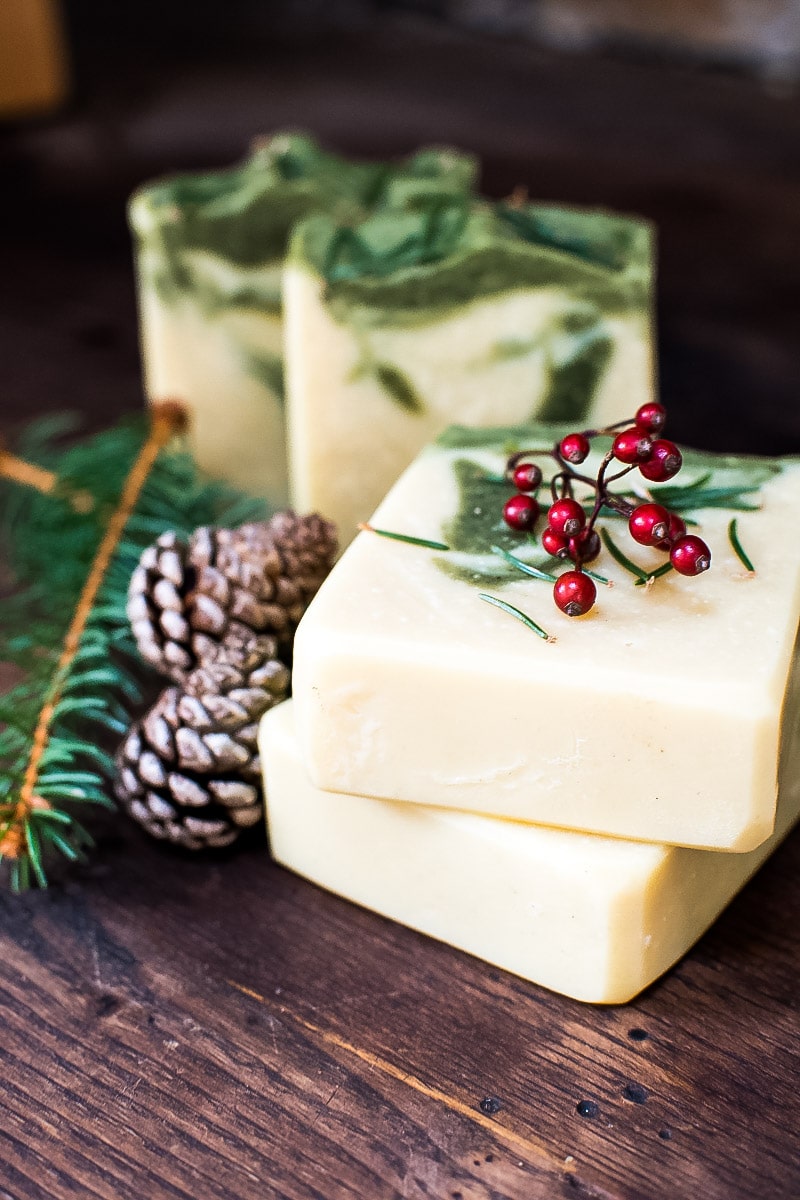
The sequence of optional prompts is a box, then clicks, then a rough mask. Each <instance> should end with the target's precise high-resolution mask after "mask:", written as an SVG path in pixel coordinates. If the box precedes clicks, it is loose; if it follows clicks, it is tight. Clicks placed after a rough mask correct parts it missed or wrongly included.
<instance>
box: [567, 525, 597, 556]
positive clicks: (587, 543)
mask: <svg viewBox="0 0 800 1200" xmlns="http://www.w3.org/2000/svg"><path fill="white" fill-rule="evenodd" d="M600 549H601V545H600V535H599V533H598V532H597V530H596V529H582V530H581V531H580V533H579V534H578V536H577V537H574V538H570V539H569V556H570V558H571V559H572V560H573V561H574V562H578V561H580V562H582V563H590V562H594V560H595V559H596V558H597V557H598V555H599V554H600Z"/></svg>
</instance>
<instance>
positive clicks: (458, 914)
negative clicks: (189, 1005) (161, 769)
mask: <svg viewBox="0 0 800 1200" xmlns="http://www.w3.org/2000/svg"><path fill="white" fill-rule="evenodd" d="M292 709H293V701H289V702H287V703H286V704H282V705H280V706H279V707H278V708H276V709H273V710H272V711H271V712H269V713H267V715H266V717H265V718H264V721H263V724H262V727H261V735H260V753H261V759H262V762H263V763H264V771H265V788H266V794H267V816H268V822H269V836H270V845H271V848H272V853H273V855H274V857H275V858H276V859H277V860H278V862H281V863H283V864H284V865H285V866H287V867H289V868H290V869H291V870H293V871H297V872H299V873H300V874H301V875H304V876H305V877H306V878H307V879H311V880H313V882H314V883H317V884H319V885H320V886H322V887H325V888H328V889H329V890H330V891H333V892H336V893H337V894H338V895H340V896H344V897H345V898H346V899H348V900H353V901H355V902H356V903H357V904H361V905H364V906H365V907H366V908H370V909H373V910H374V911H375V912H378V913H381V914H382V915H383V916H386V917H390V918H392V920H395V921H400V922H402V923H403V924H404V925H409V926H410V927H411V928H412V929H416V930H419V932H421V933H426V934H428V935H430V936H431V937H435V938H438V939H440V940H441V941H444V942H447V943H448V944H449V945H451V946H455V947H457V948H458V949H460V950H466V951H467V952H468V953H469V954H474V955H476V956H477V957H478V958H483V959H485V960H486V961H487V962H490V963H493V964H494V965H495V966H498V967H503V968H504V969H505V970H507V971H512V972H513V973H514V974H516V975H521V976H522V977H523V978H525V979H530V980H533V981H534V982H536V983H540V984H543V985H544V986H545V987H549V988H552V989H553V990H554V991H558V992H563V993H565V994H566V995H568V996H573V997H574V998H575V999H576V1000H585V1001H589V1002H591V1003H595V1004H624V1003H625V1002H626V1001H628V1000H631V999H632V998H633V997H634V996H635V995H637V994H638V993H639V992H640V991H641V990H642V989H643V988H645V987H647V986H648V984H650V983H652V982H653V980H654V979H657V978H658V976H659V975H661V974H663V972H664V971H666V970H667V969H668V967H670V966H672V964H673V963H674V962H675V961H676V960H677V959H678V958H680V957H681V955H683V954H684V953H685V952H686V950H687V949H688V948H689V947H690V946H691V945H693V944H694V942H695V941H696V940H697V939H698V938H699V937H700V935H701V934H702V933H703V931H704V930H705V929H707V928H708V926H709V925H710V924H711V922H712V921H713V920H714V918H715V917H716V916H717V915H718V914H719V913H720V912H721V911H722V909H723V908H724V907H725V905H726V904H727V903H728V902H729V901H730V899H731V898H732V897H733V896H734V895H735V893H736V892H737V891H738V890H739V889H740V888H741V887H742V886H743V885H744V884H745V883H746V882H747V880H748V879H749V878H750V876H751V875H752V874H753V873H754V872H755V871H756V870H757V869H758V867H759V866H760V865H761V863H762V862H763V861H764V860H765V859H766V858H767V857H768V855H769V854H770V853H771V852H772V850H773V849H774V848H775V847H776V846H777V845H778V843H779V842H780V841H781V839H782V838H783V837H784V836H785V834H786V833H787V832H788V830H789V829H790V827H791V825H792V824H793V823H794V821H795V820H796V819H797V816H798V814H799V813H800V756H798V753H797V743H796V742H795V744H794V747H793V751H792V764H791V765H792V770H791V774H790V775H789V776H788V777H787V782H786V787H785V789H784V790H783V791H782V793H781V800H780V806H779V813H778V820H777V822H776V825H775V830H774V832H773V833H772V835H771V836H770V837H769V838H768V840H767V841H765V842H762V844H761V845H760V846H759V847H758V848H757V849H755V850H751V851H750V852H749V853H748V854H712V853H710V852H709V851H704V850H686V849H679V848H677V847H674V846H664V845H652V844H648V843H646V842H629V841H623V840H621V839H620V838H608V837H598V836H595V835H592V834H580V833H567V832H565V831H564V830H561V829H548V828H546V827H544V826H541V825H521V824H519V823H517V822H514V821H498V820H495V819H493V818H491V817H482V816H477V815H476V814H474V813H465V812H454V811H449V810H447V809H440V808H428V807H421V806H419V805H415V804H401V803H398V802H394V801H386V800H373V799H370V798H369V797H366V796H357V795H347V794H345V793H341V792H338V793H337V792H325V791H322V790H321V789H320V788H317V787H315V786H314V785H313V784H312V783H311V781H310V779H309V778H308V774H307V773H306V770H305V765H304V763H303V759H302V757H301V755H300V751H299V748H298V743H297V738H296V735H295V731H294V719H293V718H294V713H293V711H292Z"/></svg>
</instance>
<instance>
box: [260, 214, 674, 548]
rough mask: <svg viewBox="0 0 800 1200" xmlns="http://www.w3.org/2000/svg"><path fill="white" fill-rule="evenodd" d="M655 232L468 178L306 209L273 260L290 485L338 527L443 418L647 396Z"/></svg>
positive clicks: (558, 411) (487, 418) (516, 414)
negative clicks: (367, 207) (480, 196)
mask: <svg viewBox="0 0 800 1200" xmlns="http://www.w3.org/2000/svg"><path fill="white" fill-rule="evenodd" d="M654 289H655V264H654V238H653V232H652V229H651V227H650V226H649V225H648V224H647V223H646V222H644V221H641V220H635V219H632V218H626V217H621V216H617V215H613V214H611V213H606V212H602V211H600V210H596V209H568V208H553V207H547V206H544V205H533V204H531V205H527V206H525V207H522V208H512V207H510V206H509V205H507V204H499V205H494V206H491V205H489V204H486V203H479V202H475V201H474V200H472V199H471V198H470V197H468V196H467V195H466V194H464V193H462V194H461V195H460V196H453V197H450V199H449V200H443V199H442V197H434V198H432V199H428V200H427V201H426V200H425V199H424V198H423V199H420V200H418V202H417V203H416V204H413V205H410V206H408V207H407V208H406V210H405V211H403V212H398V211H397V209H395V211H394V212H391V213H389V212H386V211H381V212H377V213H373V214H371V215H369V216H368V217H367V218H366V219H365V220H364V221H363V222H362V223H361V224H360V225H357V226H356V227H355V229H352V228H344V227H343V226H342V225H341V224H337V222H336V221H335V220H333V219H331V218H330V217H313V218H310V219H309V220H308V221H305V222H303V223H302V224H301V225H299V226H298V228H297V229H296V230H295V233H294V234H293V237H292V240H291V243H290V249H289V255H288V259H287V267H286V272H285V275H284V305H285V309H284V311H285V319H286V386H287V406H288V408H287V417H288V429H289V459H290V473H291V489H292V499H293V503H294V505H295V507H297V508H298V509H300V510H306V509H311V510H314V511H319V512H322V513H324V514H325V515H326V516H327V517H329V518H330V519H331V520H333V521H335V522H336V524H337V526H338V528H339V534H340V541H341V542H342V544H346V543H347V542H349V541H350V539H351V538H352V536H353V535H354V534H355V531H356V527H357V524H358V522H359V521H364V520H366V519H367V517H368V516H369V514H370V513H371V512H372V510H373V509H374V507H375V506H376V504H377V503H378V502H379V501H380V500H381V499H382V497H383V496H384V495H385V493H386V491H387V490H388V488H389V487H390V486H391V485H392V484H393V483H394V481H395V480H396V479H397V477H398V476H399V475H400V473H401V472H402V471H403V470H404V469H405V468H406V467H407V466H408V464H409V463H410V462H411V460H412V458H413V457H414V455H415V454H416V453H417V452H418V451H419V450H420V449H422V447H423V446H424V445H425V444H426V443H427V442H428V441H430V440H431V439H432V438H433V437H436V436H437V435H438V434H439V433H441V432H442V430H443V429H444V428H445V427H446V426H448V425H450V424H452V423H453V422H458V423H459V424H462V425H470V426H471V425H505V424H513V423H515V422H521V421H528V420H531V419H533V418H534V417H536V416H539V417H540V418H541V419H543V420H564V421H570V420H574V421H577V422H578V423H579V424H581V425H586V424H592V423H603V422H604V421H606V420H607V419H608V420H610V419H612V418H614V417H616V416H617V415H618V404H619V401H618V397H619V396H625V397H626V398H627V402H628V403H629V404H630V405H631V411H633V410H634V409H635V408H636V407H637V406H638V405H639V404H640V403H643V402H644V401H646V400H648V399H651V398H652V394H653V377H654V338H653V335H652V322H653V309H654Z"/></svg>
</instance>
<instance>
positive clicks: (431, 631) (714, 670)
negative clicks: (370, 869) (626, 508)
mask: <svg viewBox="0 0 800 1200" xmlns="http://www.w3.org/2000/svg"><path fill="white" fill-rule="evenodd" d="M565 430H566V427H546V426H545V427H536V426H533V427H528V428H525V429H519V428H518V429H507V430H497V431H492V430H469V429H453V430H450V431H449V432H448V433H447V434H445V435H444V436H443V437H442V439H441V440H440V441H439V442H438V443H437V444H435V445H433V446H432V447H430V448H429V449H427V450H426V451H424V452H423V453H422V454H421V455H420V457H419V458H418V459H417V460H416V462H415V463H414V464H413V466H412V467H411V468H409V470H408V471H407V472H406V473H405V474H404V476H403V477H402V479H401V480H400V481H399V482H398V483H397V485H396V486H395V487H394V488H393V489H392V491H391V493H390V494H389V496H388V497H387V498H386V500H385V501H384V503H383V504H382V505H381V506H380V508H379V509H378V512H377V513H376V514H375V517H374V523H375V525H376V526H378V527H382V528H384V529H388V530H393V531H395V532H400V533H403V534H407V535H414V536H417V537H421V538H426V539H432V540H435V541H439V542H443V543H445V544H447V545H448V546H450V547H451V549H450V551H449V552H438V551H435V550H430V549H426V548H422V547H419V546H413V545H407V544H404V543H399V542H396V541H390V540H388V539H385V538H381V537H379V536H377V535H376V534H373V533H361V534H359V536H358V537H357V539H356V540H355V542H354V543H353V544H352V545H351V547H350V548H349V549H348V550H347V551H346V552H345V554H344V556H343V557H342V559H341V560H340V562H339V563H338V564H337V566H336V567H335V568H334V570H333V572H332V574H331V575H330V576H329V578H328V579H327V580H326V582H325V584H323V587H322V589H321V591H320V592H319V594H318V595H317V597H316V598H315V600H314V601H313V603H312V605H311V607H310V609H309V611H308V613H307V614H306V616H305V617H304V618H303V621H302V623H301V625H300V628H299V630H298V633H297V637H296V641H295V651H294V675H293V690H294V696H295V703H296V711H297V729H298V736H299V739H300V745H301V750H302V753H303V758H304V760H305V761H306V763H307V764H308V769H309V771H310V773H311V776H312V779H313V781H314V783H315V784H316V785H317V786H318V787H321V788H326V789H329V790H331V791H341V792H352V793H355V794H361V795H368V796H378V797H384V798H387V799H393V800H401V801H408V802H413V803H417V804H434V805H437V806H442V807H449V808H458V809H464V810H469V811H474V812H480V813H484V814H488V815H492V816H502V817H511V818H515V819H517V820H521V821H528V822H538V823H541V824H545V825H553V826H562V827H563V828H567V829H580V830H588V831H591V832H595V833H604V834H610V835H614V836H618V837H624V838H634V839H641V840H644V841H652V842H666V843H672V844H675V845H683V846H697V847H705V848H709V849H717V850H732V851H742V852H744V851H747V850H751V849H752V848H753V847H755V846H757V845H759V844H760V843H761V842H762V841H764V839H765V838H767V837H768V836H769V835H770V833H771V831H772V828H773V824H774V818H775V802H776V795H777V789H778V780H779V777H780V778H782V777H783V775H784V774H785V771H786V766H785V764H786V759H787V754H788V753H789V751H790V750H791V749H792V745H793V739H794V737H795V735H796V719H795V714H796V711H797V707H798V703H799V702H800V694H799V692H800V689H799V688H798V681H797V671H794V672H793V670H792V667H793V662H794V658H795V652H794V646H795V636H796V632H797V626H798V615H799V614H800V542H798V538H797V529H796V524H797V512H798V511H799V510H800V462H799V461H798V460H791V459H777V460H769V459H756V458H727V457H720V456H714V455H706V454H699V453H694V452H691V451H687V452H686V453H685V456H684V463H685V465H684V468H683V471H682V472H681V474H680V475H679V476H678V477H677V478H676V479H675V480H674V481H673V485H672V492H671V497H672V498H671V501H670V502H671V503H672V504H673V507H680V506H685V505H686V503H687V502H688V503H689V504H690V505H691V497H693V496H694V497H696V496H697V495H699V494H701V492H700V491H698V490H697V489H692V488H691V487H689V488H688V490H687V491H686V492H684V493H683V501H681V500H680V493H678V492H677V490H676V489H677V488H678V487H679V486H680V487H681V488H682V487H684V485H692V484H693V483H696V482H697V481H700V482H701V483H702V482H703V477H705V476H708V478H707V479H706V481H705V484H704V485H703V487H704V490H706V492H707V490H708V489H715V490H716V489H718V488H732V489H733V492H732V493H729V494H730V495H732V496H733V497H734V498H736V499H738V501H739V502H741V503H742V504H744V505H749V506H750V507H754V506H755V505H760V507H759V508H758V509H757V510H756V511H736V512H734V511H732V510H730V509H727V508H712V507H707V508H701V509H694V510H693V509H691V507H689V508H688V509H687V508H685V507H684V513H685V515H687V516H691V517H693V518H694V519H696V520H697V521H698V522H699V529H700V532H701V534H702V536H703V538H705V540H706V541H707V542H708V543H709V545H710V547H711V551H712V567H711V570H710V571H707V572H706V573H705V574H703V575H701V576H699V577H697V578H695V579H686V578H684V577H682V576H679V575H677V574H675V573H672V574H671V575H666V576H664V577H662V578H661V579H659V580H657V581H656V582H655V583H654V585H653V587H652V588H651V589H648V588H644V587H635V586H634V580H633V577H632V576H631V575H630V574H629V573H628V572H627V571H626V570H625V569H624V568H622V567H620V566H618V565H617V563H616V562H614V561H613V560H612V558H611V556H610V555H609V554H608V553H607V552H605V551H604V552H603V554H602V555H601V557H600V558H599V559H598V560H597V562H595V563H594V564H593V567H595V568H596V569H597V570H598V571H600V572H602V573H603V574H605V575H607V576H608V577H609V578H610V579H612V580H613V581H614V584H615V586H614V587H613V588H611V589H607V588H604V587H601V586H599V587H598V600H597V605H596V607H595V609H594V610H593V611H592V612H591V613H590V614H588V615H587V616H585V617H583V618H578V619H575V618H569V617H566V616H564V615H562V614H561V613H560V612H558V611H557V609H556V608H555V606H554V604H553V599H552V589H551V585H550V584H547V583H542V582H540V581H538V580H535V579H530V578H528V577H527V576H524V575H522V574H521V573H520V572H519V571H518V570H516V568H514V567H511V566H509V565H508V564H507V563H506V562H505V561H504V560H501V559H500V558H498V557H497V556H496V555H495V554H493V553H491V550H490V548H491V546H492V545H493V544H495V545H500V546H501V547H506V548H507V549H510V550H513V551H515V552H516V553H517V554H518V555H519V556H521V557H524V558H526V559H527V560H529V561H531V562H533V563H535V564H536V563H538V564H540V565H543V566H545V567H553V566H554V565H555V564H554V562H553V560H549V559H547V558H546V556H545V554H544V552H543V551H542V549H541V547H540V546H539V545H538V539H537V542H533V541H530V540H528V539H527V538H526V537H525V536H524V535H519V534H515V533H513V532H512V531H510V530H508V529H506V528H505V526H504V525H503V522H502V519H501V517H500V512H501V507H502V504H503V501H504V499H505V498H506V497H507V496H508V495H509V487H508V485H507V484H505V485H504V484H503V483H502V482H499V483H498V482H497V478H498V476H501V475H502V471H503V466H504V463H505V460H506V455H507V453H508V452H509V450H510V449H512V448H515V447H516V448H519V447H547V446H552V444H553V442H554V441H555V439H556V438H558V437H560V436H561V435H562V434H563V433H564V432H565ZM543 461H544V462H545V463H546V461H547V460H543ZM586 467H587V468H588V470H587V473H588V474H592V473H593V471H594V466H593V465H592V462H591V461H590V462H589V463H588V464H586ZM582 469H584V468H582ZM742 489H745V490H742ZM746 489H750V490H746ZM653 491H654V493H658V491H659V489H658V487H655V486H654V488H653ZM662 494H664V495H666V493H662ZM717 494H719V493H717ZM734 515H735V516H736V517H737V518H738V529H739V536H740V538H741V541H742V544H743V545H744V547H745V548H746V549H748V552H749V553H750V555H751V557H752V559H753V562H754V565H755V567H756V574H755V575H754V576H753V577H752V578H750V577H747V576H746V574H745V572H744V569H743V567H742V565H741V563H740V562H739V560H738V559H737V558H736V556H735V554H734V552H733V549H732V547H731V545H730V542H729V539H728V533H727V529H728V523H729V521H730V520H731V518H732V517H733V516H734ZM543 524H544V522H542V525H543ZM605 524H606V526H607V528H609V530H613V536H614V537H615V539H616V541H617V542H618V543H619V544H620V546H625V547H626V548H627V550H628V553H629V555H630V557H631V558H632V559H634V560H636V561H637V562H638V563H639V564H640V565H641V566H643V567H646V568H647V569H648V570H650V569H653V568H654V567H655V566H656V565H658V564H659V563H661V562H663V561H664V557H665V556H664V555H663V554H659V553H658V552H657V551H655V550H646V549H644V548H642V547H640V546H637V545H635V544H634V543H633V542H632V541H631V539H630V538H629V537H628V533H627V529H626V526H625V523H624V522H621V521H610V520H609V521H606V522H605ZM559 569H561V568H559V567H556V570H559ZM480 593H486V594H490V595H493V596H495V597H497V598H499V599H501V600H503V601H506V602H508V603H510V604H512V605H514V606H515V607H516V608H518V609H520V610H521V611H522V612H523V613H525V614H527V615H528V616H530V617H531V618H533V620H535V621H537V622H538V623H539V625H540V626H542V627H543V628H544V629H545V630H546V631H547V632H548V633H549V634H550V635H552V636H554V637H555V638H556V639H557V640H556V641H555V643H553V644H550V643H547V642H545V641H543V640H541V639H540V638H539V637H537V636H536V635H535V634H534V633H533V632H531V630H530V629H528V628H526V627H525V626H524V625H522V624H521V623H520V622H519V621H517V620H515V619H513V617H511V616H509V615H508V614H507V613H506V612H503V611H501V610H499V609H497V608H495V607H491V606H490V605H489V604H487V603H484V602H483V601H482V600H481V599H480ZM782 733H783V736H782Z"/></svg>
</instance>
